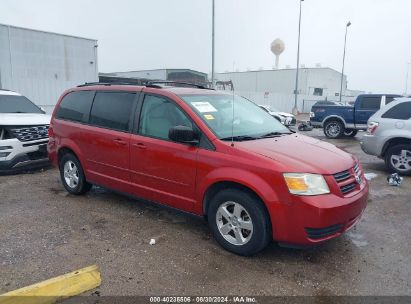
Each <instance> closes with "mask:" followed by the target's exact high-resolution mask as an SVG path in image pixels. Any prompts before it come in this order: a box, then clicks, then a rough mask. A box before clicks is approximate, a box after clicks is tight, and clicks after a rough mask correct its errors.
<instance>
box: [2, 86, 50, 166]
mask: <svg viewBox="0 0 411 304" xmlns="http://www.w3.org/2000/svg"><path fill="white" fill-rule="evenodd" d="M49 124H50V116H49V115H46V114H45V113H44V111H43V110H42V109H40V108H39V107H37V106H36V105H35V104H34V103H32V102H31V101H30V100H29V99H27V98H26V97H24V96H22V95H21V94H19V93H16V92H12V91H7V90H2V89H0V174H3V173H14V172H16V171H20V170H22V169H34V168H37V167H42V166H44V165H47V164H48V157H47V143H48V141H49V138H48V127H49Z"/></svg>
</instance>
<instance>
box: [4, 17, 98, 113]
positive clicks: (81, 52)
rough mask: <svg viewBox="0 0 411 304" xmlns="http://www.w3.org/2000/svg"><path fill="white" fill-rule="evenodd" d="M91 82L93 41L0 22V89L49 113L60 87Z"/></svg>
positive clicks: (94, 70) (94, 61)
mask: <svg viewBox="0 0 411 304" xmlns="http://www.w3.org/2000/svg"><path fill="white" fill-rule="evenodd" d="M95 81H98V65H97V40H95V39H87V38H81V37H75V36H68V35H62V34H56V33H50V32H44V31H37V30H32V29H25V28H20V27H15V26H10V25H3V24H0V88H2V89H9V90H12V91H16V92H19V93H21V94H23V95H25V96H27V97H28V98H29V99H31V100H32V101H33V102H34V103H36V104H37V105H38V106H41V107H43V108H44V109H45V110H46V111H47V112H48V113H50V112H51V111H52V110H53V108H54V105H55V104H56V102H57V100H58V98H59V96H60V95H61V93H62V92H63V91H64V90H66V89H68V88H71V87H74V86H77V85H79V84H83V83H85V82H95Z"/></svg>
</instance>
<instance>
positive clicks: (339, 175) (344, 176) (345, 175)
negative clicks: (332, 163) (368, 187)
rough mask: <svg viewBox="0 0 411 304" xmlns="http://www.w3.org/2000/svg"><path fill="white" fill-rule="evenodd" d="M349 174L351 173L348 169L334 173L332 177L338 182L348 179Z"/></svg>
mask: <svg viewBox="0 0 411 304" xmlns="http://www.w3.org/2000/svg"><path fill="white" fill-rule="evenodd" d="M350 175H351V174H350V171H349V170H345V171H342V172H339V173H336V174H334V178H335V180H336V181H337V183H339V182H343V181H345V180H346V179H349V178H350Z"/></svg>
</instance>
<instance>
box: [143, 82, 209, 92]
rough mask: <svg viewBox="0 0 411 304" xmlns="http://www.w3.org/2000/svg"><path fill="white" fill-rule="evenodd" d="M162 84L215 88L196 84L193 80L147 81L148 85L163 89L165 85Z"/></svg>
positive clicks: (204, 88) (205, 88)
mask: <svg viewBox="0 0 411 304" xmlns="http://www.w3.org/2000/svg"><path fill="white" fill-rule="evenodd" d="M160 84H164V85H171V86H176V87H178V86H180V87H184V88H190V87H192V88H197V89H202V90H213V89H212V88H207V87H205V86H203V85H200V84H195V83H191V82H179V81H168V80H155V81H147V83H146V86H147V87H150V88H157V89H161V88H163V87H164V86H161V85H160Z"/></svg>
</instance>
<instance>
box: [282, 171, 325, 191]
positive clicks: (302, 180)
mask: <svg viewBox="0 0 411 304" xmlns="http://www.w3.org/2000/svg"><path fill="white" fill-rule="evenodd" d="M284 179H285V182H286V184H287V187H288V190H289V191H290V193H291V194H295V195H320V194H327V193H330V189H329V188H328V185H327V182H326V181H325V179H324V177H323V176H322V175H320V174H310V173H284Z"/></svg>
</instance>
